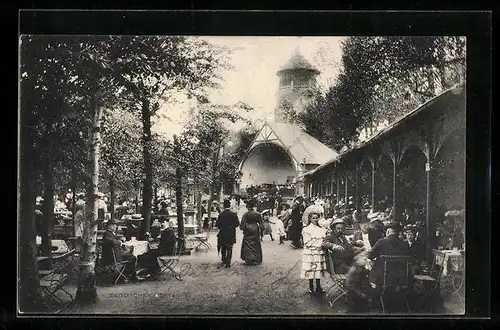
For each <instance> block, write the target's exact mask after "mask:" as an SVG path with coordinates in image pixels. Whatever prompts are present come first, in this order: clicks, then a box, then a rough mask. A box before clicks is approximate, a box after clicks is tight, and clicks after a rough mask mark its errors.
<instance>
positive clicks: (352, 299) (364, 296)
mask: <svg viewBox="0 0 500 330" xmlns="http://www.w3.org/2000/svg"><path fill="white" fill-rule="evenodd" d="M356 245H357V244H356ZM353 254H354V256H353V263H352V265H351V267H350V268H349V272H348V273H347V275H346V289H347V299H348V304H349V308H348V310H347V312H348V313H362V312H366V310H367V307H368V304H369V301H370V297H371V290H372V288H371V285H370V281H369V279H368V276H369V271H368V270H367V269H366V265H367V263H368V258H367V251H366V249H365V247H364V246H361V247H358V246H353Z"/></svg>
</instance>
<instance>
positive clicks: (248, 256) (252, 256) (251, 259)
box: [241, 231, 262, 264]
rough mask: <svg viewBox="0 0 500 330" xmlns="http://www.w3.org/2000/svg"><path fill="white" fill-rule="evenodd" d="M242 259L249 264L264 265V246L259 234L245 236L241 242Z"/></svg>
mask: <svg viewBox="0 0 500 330" xmlns="http://www.w3.org/2000/svg"><path fill="white" fill-rule="evenodd" d="M241 259H242V260H244V261H245V262H246V263H249V264H260V263H262V246H261V245H260V236H259V232H258V231H257V232H256V233H252V234H250V235H244V236H243V240H242V242H241Z"/></svg>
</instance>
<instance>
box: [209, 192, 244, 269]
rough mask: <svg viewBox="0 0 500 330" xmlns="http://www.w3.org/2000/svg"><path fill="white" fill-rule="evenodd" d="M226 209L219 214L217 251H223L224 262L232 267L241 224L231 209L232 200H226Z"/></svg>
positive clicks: (224, 204)
mask: <svg viewBox="0 0 500 330" xmlns="http://www.w3.org/2000/svg"><path fill="white" fill-rule="evenodd" d="M223 206H224V210H223V211H222V212H221V213H220V214H219V217H218V218H217V222H216V223H215V227H217V228H219V233H218V234H217V247H218V248H217V251H219V250H220V251H221V254H222V264H223V265H224V266H225V267H226V268H229V267H231V258H232V256H233V245H234V244H235V243H236V228H237V227H238V226H239V225H240V221H239V220H238V216H237V215H236V213H235V212H233V211H231V210H230V206H231V205H230V201H229V200H224V203H223Z"/></svg>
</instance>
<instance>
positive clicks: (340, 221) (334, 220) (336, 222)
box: [330, 218, 345, 226]
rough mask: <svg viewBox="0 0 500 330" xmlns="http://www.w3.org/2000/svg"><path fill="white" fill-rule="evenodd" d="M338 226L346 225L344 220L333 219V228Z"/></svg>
mask: <svg viewBox="0 0 500 330" xmlns="http://www.w3.org/2000/svg"><path fill="white" fill-rule="evenodd" d="M338 224H345V222H344V219H342V218H336V219H333V221H332V223H331V224H330V225H331V226H335V225H338Z"/></svg>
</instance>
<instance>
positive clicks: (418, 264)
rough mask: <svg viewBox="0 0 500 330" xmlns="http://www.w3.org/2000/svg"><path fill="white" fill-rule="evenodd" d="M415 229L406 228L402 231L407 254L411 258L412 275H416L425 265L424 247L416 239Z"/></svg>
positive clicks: (412, 227)
mask: <svg viewBox="0 0 500 330" xmlns="http://www.w3.org/2000/svg"><path fill="white" fill-rule="evenodd" d="M416 230H417V229H416V228H415V227H414V226H407V227H406V228H405V229H404V232H405V235H406V240H405V242H406V244H408V252H409V254H410V256H411V257H412V271H413V274H418V273H419V272H420V270H421V269H422V266H423V265H424V263H425V247H424V246H423V245H422V243H421V242H420V241H419V240H417V239H416V237H417V235H416Z"/></svg>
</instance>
